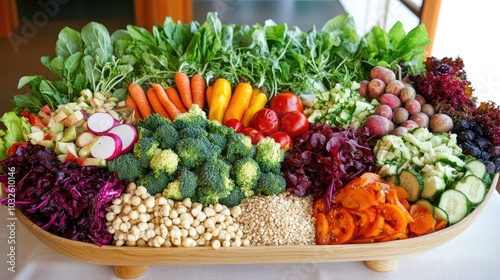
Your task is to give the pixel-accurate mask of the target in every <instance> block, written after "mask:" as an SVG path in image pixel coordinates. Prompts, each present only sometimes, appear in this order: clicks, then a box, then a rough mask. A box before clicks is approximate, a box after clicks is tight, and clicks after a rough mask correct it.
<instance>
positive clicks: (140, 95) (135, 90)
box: [128, 83, 151, 118]
mask: <svg viewBox="0 0 500 280" xmlns="http://www.w3.org/2000/svg"><path fill="white" fill-rule="evenodd" d="M128 92H129V93H130V96H132V98H133V99H134V101H135V104H137V108H138V109H139V112H141V116H142V117H143V118H147V117H149V115H151V105H150V104H149V102H148V98H147V96H146V93H145V92H144V89H142V87H141V85H140V84H138V83H131V84H130V85H129V86H128Z"/></svg>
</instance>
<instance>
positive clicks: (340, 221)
mask: <svg viewBox="0 0 500 280" xmlns="http://www.w3.org/2000/svg"><path fill="white" fill-rule="evenodd" d="M327 219H328V221H329V222H330V243H329V244H330V245H336V244H345V243H348V242H349V241H351V239H352V237H353V236H354V232H355V231H356V224H355V222H354V218H353V217H352V215H351V214H350V213H349V211H347V209H345V208H335V209H332V210H330V212H329V213H328V215H327Z"/></svg>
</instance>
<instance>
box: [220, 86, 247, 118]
mask: <svg viewBox="0 0 500 280" xmlns="http://www.w3.org/2000/svg"><path fill="white" fill-rule="evenodd" d="M252 95H253V88H252V85H250V84H249V83H245V82H241V83H239V84H238V85H237V86H236V88H235V89H234V93H233V96H232V97H231V101H230V102H229V107H227V110H226V113H225V115H224V122H226V121H227V120H230V119H237V120H239V121H241V117H243V113H244V112H245V110H246V109H247V108H248V107H249V106H250V100H251V99H252Z"/></svg>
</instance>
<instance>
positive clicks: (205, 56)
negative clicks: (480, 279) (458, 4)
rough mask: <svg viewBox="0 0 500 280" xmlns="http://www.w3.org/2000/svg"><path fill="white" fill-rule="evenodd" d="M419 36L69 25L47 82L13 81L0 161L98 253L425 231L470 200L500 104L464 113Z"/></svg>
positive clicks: (335, 27) (458, 74)
mask: <svg viewBox="0 0 500 280" xmlns="http://www.w3.org/2000/svg"><path fill="white" fill-rule="evenodd" d="M429 42H430V41H429V39H428V37H427V33H426V31H425V28H424V26H423V25H419V26H417V27H416V28H414V29H412V30H410V31H409V32H408V33H406V32H405V31H404V30H403V26H402V25H401V23H396V24H395V25H394V26H393V27H392V28H391V29H390V30H389V31H387V32H386V31H384V30H382V29H381V28H379V27H374V28H373V29H372V30H371V31H370V32H369V33H367V34H366V35H364V36H361V37H360V36H358V35H357V33H356V28H355V26H354V22H353V20H352V17H351V16H350V15H348V14H345V15H341V16H338V17H335V18H333V19H331V20H330V21H328V22H327V23H326V24H325V25H324V26H323V27H322V28H321V29H316V27H313V28H311V29H310V30H308V31H306V32H304V31H301V30H299V29H298V28H296V27H288V26H287V25H286V24H282V25H278V24H276V23H274V22H273V21H272V20H268V21H266V22H265V23H264V25H261V24H255V25H251V26H250V25H237V24H222V23H221V22H220V20H219V18H218V17H217V14H216V13H209V14H208V15H207V18H206V21H205V22H203V23H202V24H199V23H198V22H190V23H186V24H182V23H180V22H174V21H173V20H172V19H171V18H167V19H166V20H165V22H164V24H163V25H157V26H154V27H153V30H152V32H150V31H147V30H145V29H142V28H140V27H137V26H133V25H129V26H127V28H126V29H125V30H119V31H116V32H115V33H113V34H109V32H108V31H107V29H106V28H105V27H104V26H103V25H101V24H98V23H94V22H92V23H89V24H88V25H86V26H85V27H84V28H83V29H82V30H81V31H76V30H73V29H71V28H69V27H66V28H64V29H62V30H61V32H60V34H59V37H58V40H57V42H56V53H55V57H50V56H45V57H43V58H42V59H41V60H42V63H43V64H44V65H45V66H46V67H47V68H48V69H49V70H50V71H52V72H53V73H54V74H55V76H56V77H57V79H56V80H55V81H51V80H49V79H47V78H45V77H42V76H39V75H30V76H26V77H22V78H21V79H20V81H19V87H23V86H25V85H29V88H30V90H31V92H29V93H26V94H24V95H16V96H15V97H14V99H13V102H14V103H15V105H16V108H15V110H14V111H12V112H7V113H5V114H4V115H3V117H2V118H1V119H0V121H2V122H3V123H4V124H5V125H6V129H5V130H1V131H0V158H1V159H2V160H3V161H2V162H1V163H2V167H3V169H4V170H8V168H10V167H14V166H15V168H16V176H18V177H19V178H18V179H16V182H19V184H18V185H17V186H16V194H15V195H16V201H17V202H18V205H17V207H18V208H19V209H20V210H21V211H23V213H24V214H26V215H27V216H28V217H29V218H30V219H32V220H33V221H35V223H36V224H38V225H39V226H41V227H42V228H44V229H46V230H48V231H50V232H52V233H54V234H57V235H60V236H64V237H67V238H71V239H75V240H80V241H85V242H92V243H95V244H97V245H100V246H101V245H106V244H113V245H117V246H123V245H125V246H150V247H170V246H185V247H191V246H211V247H213V248H216V249H217V248H219V247H230V246H236V247H238V246H252V245H254V246H258V245H266V246H268V245H284V244H287V245H288V244H294V245H297V244H314V243H316V244H345V243H366V242H381V241H390V240H395V239H404V238H409V237H416V236H421V235H424V234H428V233H432V232H434V231H436V230H440V229H443V228H445V227H446V226H448V225H452V224H454V223H457V222H459V221H460V220H462V219H463V218H464V217H466V216H467V215H468V214H469V213H470V211H472V210H473V209H474V207H475V206H477V205H479V204H480V203H481V202H482V201H483V199H484V197H485V195H486V193H487V191H488V187H489V186H490V184H491V179H492V178H493V175H494V174H495V172H498V166H500V162H499V160H500V141H499V136H498V135H499V133H498V127H499V125H498V124H499V123H500V113H499V112H500V109H499V107H498V106H497V105H496V104H493V103H492V102H488V103H481V104H479V105H476V102H475V99H474V97H473V95H472V92H473V88H472V87H471V85H470V83H469V82H468V81H467V78H466V75H465V71H464V64H463V61H462V60H461V59H460V58H456V59H452V58H443V59H441V60H440V59H437V58H434V57H429V58H426V57H425V46H426V45H427V44H428V43H429ZM34 159H37V160H34ZM37 162H41V163H40V164H38V163H37ZM90 174H92V176H91V177H92V178H90V177H89V175H90ZM96 174H97V175H98V176H96ZM2 178H3V179H6V174H4V175H2ZM21 178H23V179H21ZM75 180H76V181H78V182H76V181H75ZM31 182H32V183H31ZM4 183H5V182H4ZM32 194H37V195H34V196H33V195H32ZM9 195H13V194H12V192H11V193H10V194H9ZM82 198H85V199H84V200H82ZM68 201H70V202H71V203H67V202H68ZM2 203H6V200H2ZM266 203H267V204H266ZM239 205H241V207H240V206H239ZM285 205H288V206H290V205H293V207H289V208H286V207H284V206H285ZM88 209H92V210H93V211H87V210H88ZM253 211H255V212H253ZM270 212H272V213H270ZM254 218H255V219H254ZM291 219H300V221H294V222H293V223H290V222H289V221H290V220H291ZM255 222H259V225H256V224H255ZM257 227H258V228H259V229H257ZM294 227H300V228H294ZM295 229H296V231H295ZM273 236H280V239H279V240H270V239H272V237H273Z"/></svg>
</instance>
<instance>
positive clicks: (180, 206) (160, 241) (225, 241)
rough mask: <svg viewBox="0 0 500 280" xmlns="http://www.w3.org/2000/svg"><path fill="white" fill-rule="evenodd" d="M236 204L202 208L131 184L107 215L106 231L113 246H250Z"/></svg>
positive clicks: (188, 201) (199, 205) (189, 201)
mask: <svg viewBox="0 0 500 280" xmlns="http://www.w3.org/2000/svg"><path fill="white" fill-rule="evenodd" d="M240 214H241V209H240V207H239V206H235V207H232V208H231V209H229V208H228V207H227V206H224V205H221V204H215V205H210V206H207V207H203V205H202V204H201V203H195V202H192V201H191V200H190V199H189V198H187V199H184V200H183V201H174V200H171V199H167V198H165V197H163V196H162V195H161V194H157V195H155V196H152V195H150V194H149V193H148V192H147V191H146V188H144V187H143V186H137V185H136V184H135V183H130V184H129V185H128V186H127V190H126V192H125V193H123V194H122V195H121V196H120V197H119V198H116V199H115V200H114V201H113V204H112V205H111V207H110V210H109V211H108V213H107V214H106V220H107V224H106V225H107V230H108V232H110V233H111V234H113V237H114V240H113V245H115V246H139V247H180V246H182V247H194V246H212V247H213V248H215V249H217V248H220V247H240V246H249V245H250V242H249V241H248V240H247V239H243V238H242V237H243V232H242V230H241V229H240V227H239V225H238V224H237V223H235V222H233V219H234V218H237V217H238V216H239V215H240Z"/></svg>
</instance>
